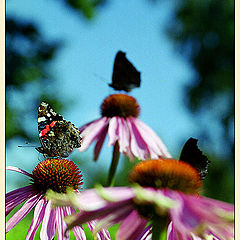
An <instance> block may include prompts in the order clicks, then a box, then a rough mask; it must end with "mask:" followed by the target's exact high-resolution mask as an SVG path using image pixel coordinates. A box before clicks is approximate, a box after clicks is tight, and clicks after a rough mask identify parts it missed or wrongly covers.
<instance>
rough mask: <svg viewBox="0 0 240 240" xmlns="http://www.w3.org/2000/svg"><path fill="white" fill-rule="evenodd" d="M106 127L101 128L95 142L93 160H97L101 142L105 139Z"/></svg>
mask: <svg viewBox="0 0 240 240" xmlns="http://www.w3.org/2000/svg"><path fill="white" fill-rule="evenodd" d="M107 132H108V129H107V128H103V129H102V132H101V133H100V134H99V137H98V140H97V142H96V145H95V148H94V161H97V159H98V156H99V154H100V151H101V149H102V145H103V142H104V140H105V137H106V135H107Z"/></svg>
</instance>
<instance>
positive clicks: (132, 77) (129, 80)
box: [109, 51, 141, 92]
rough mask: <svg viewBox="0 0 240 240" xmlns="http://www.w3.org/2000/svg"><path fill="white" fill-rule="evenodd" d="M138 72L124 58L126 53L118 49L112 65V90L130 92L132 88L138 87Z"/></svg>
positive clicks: (139, 80)
mask: <svg viewBox="0 0 240 240" xmlns="http://www.w3.org/2000/svg"><path fill="white" fill-rule="evenodd" d="M140 74H141V73H140V72H139V71H138V70H137V69H136V68H135V67H134V66H133V64H132V63H131V62H129V60H128V59H127V58H126V53H124V52H122V51H118V52H117V54H116V56H115V60H114V65H113V74H112V83H110V84H109V86H110V87H112V88H113V89H114V90H118V91H121V90H123V91H126V92H130V91H131V90H132V89H133V88H137V87H140V83H141V79H140Z"/></svg>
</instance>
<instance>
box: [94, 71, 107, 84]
mask: <svg viewBox="0 0 240 240" xmlns="http://www.w3.org/2000/svg"><path fill="white" fill-rule="evenodd" d="M94 76H95V77H96V78H98V79H99V80H101V81H103V82H104V83H106V82H107V79H106V78H104V77H102V76H100V75H99V74H97V73H94Z"/></svg>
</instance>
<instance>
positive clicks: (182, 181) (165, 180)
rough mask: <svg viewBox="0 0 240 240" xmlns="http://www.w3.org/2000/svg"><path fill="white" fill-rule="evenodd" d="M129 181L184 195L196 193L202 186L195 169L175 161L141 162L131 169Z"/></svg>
mask: <svg viewBox="0 0 240 240" xmlns="http://www.w3.org/2000/svg"><path fill="white" fill-rule="evenodd" d="M129 179H130V181H131V182H133V183H138V184H139V185H141V186H145V187H153V188H159V189H161V188H170V189H172V190H178V191H181V192H184V193H197V192H198V190H199V188H200V187H201V185H202V182H201V179H200V175H199V173H198V171H197V170H196V169H195V168H193V167H192V166H191V165H189V164H188V163H186V162H183V161H178V160H175V159H153V160H148V161H142V162H140V163H139V164H137V165H136V166H135V167H134V168H133V170H132V172H131V173H130V175H129Z"/></svg>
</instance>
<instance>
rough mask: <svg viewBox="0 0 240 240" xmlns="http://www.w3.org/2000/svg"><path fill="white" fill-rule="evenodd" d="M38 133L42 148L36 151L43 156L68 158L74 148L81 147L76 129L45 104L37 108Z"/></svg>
mask: <svg viewBox="0 0 240 240" xmlns="http://www.w3.org/2000/svg"><path fill="white" fill-rule="evenodd" d="M38 132H39V138H40V142H41V145H42V146H41V147H38V148H36V150H37V151H39V152H40V153H43V154H44V156H48V157H68V156H69V154H70V153H71V152H72V151H73V150H74V148H79V147H81V143H82V138H81V136H80V133H79V131H78V129H77V128H76V127H75V126H74V125H73V124H72V123H71V122H69V121H66V120H65V119H64V118H63V117H62V116H61V115H59V114H58V113H56V112H55V111H54V110H53V108H52V107H51V105H50V104H48V103H45V102H42V103H41V104H40V106H39V108H38Z"/></svg>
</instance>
